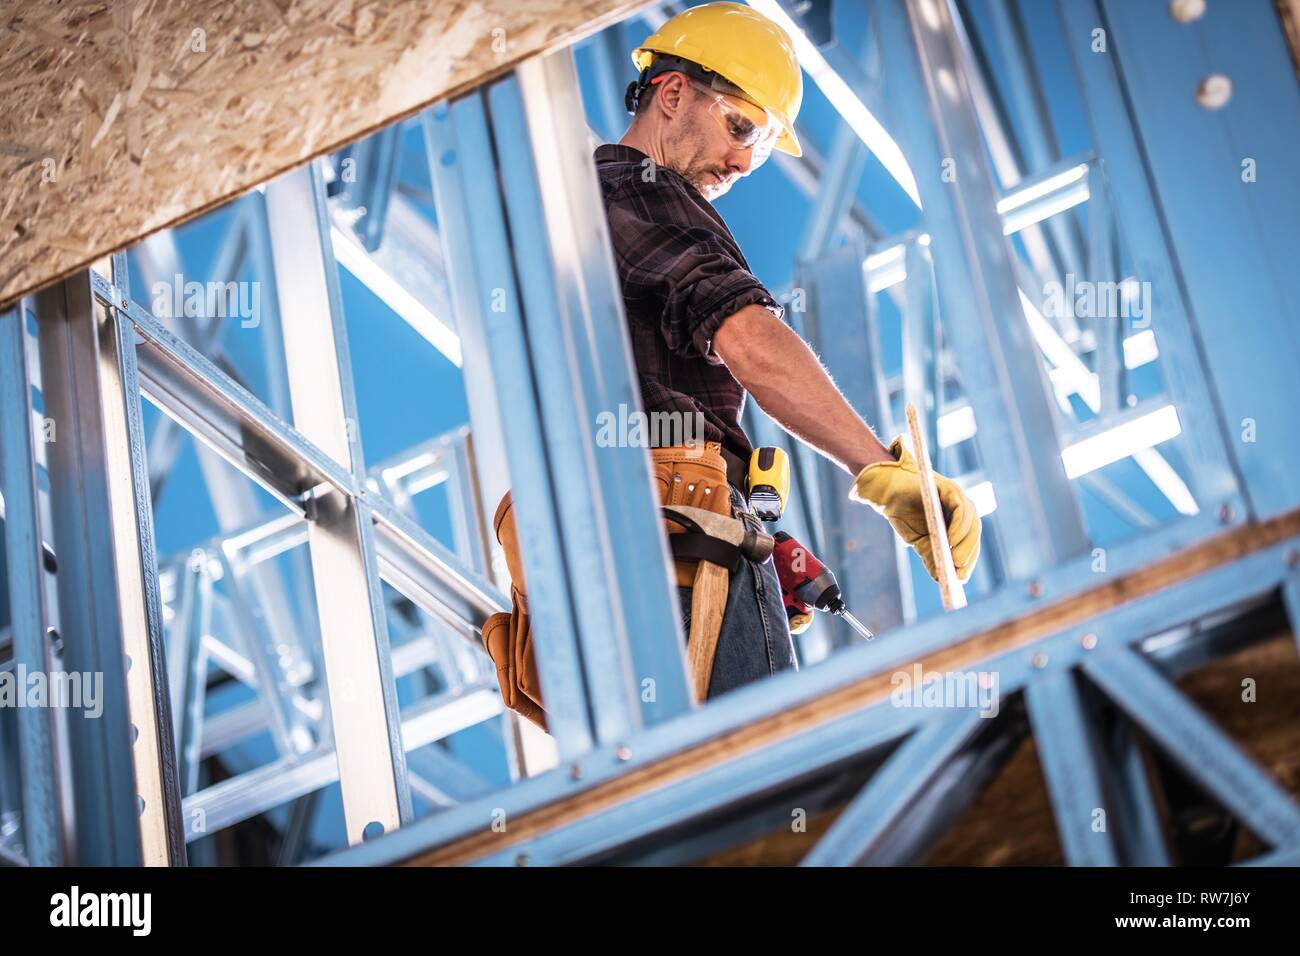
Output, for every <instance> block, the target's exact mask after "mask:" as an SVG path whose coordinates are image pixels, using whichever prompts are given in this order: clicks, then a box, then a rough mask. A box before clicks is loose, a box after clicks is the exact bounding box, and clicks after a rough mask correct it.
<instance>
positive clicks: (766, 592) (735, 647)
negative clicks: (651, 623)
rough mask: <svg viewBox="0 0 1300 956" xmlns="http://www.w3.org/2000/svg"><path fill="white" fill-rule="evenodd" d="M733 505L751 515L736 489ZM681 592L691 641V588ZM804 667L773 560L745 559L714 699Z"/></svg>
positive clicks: (726, 623)
mask: <svg viewBox="0 0 1300 956" xmlns="http://www.w3.org/2000/svg"><path fill="white" fill-rule="evenodd" d="M731 504H732V507H733V509H735V510H737V511H741V510H743V511H748V510H749V506H748V504H747V503H746V502H745V499H744V498H743V497H742V496H741V494H740V492H739V491H737V490H736V489H735V488H732V489H731ZM677 592H678V597H679V598H680V599H681V605H682V630H683V631H684V632H685V633H686V634H687V635H688V640H689V634H690V630H691V589H690V588H684V587H679V588H678V589H677ZM798 668H799V665H798V663H797V661H796V660H795V654H794V641H793V640H792V639H791V637H790V626H789V624H788V623H787V621H786V616H785V604H784V603H783V602H782V600H781V585H780V584H779V583H778V582H777V579H776V567H775V565H773V563H772V559H771V558H768V559H767V560H766V561H764V562H763V563H762V564H756V563H755V562H753V561H749V560H747V559H742V560H741V562H740V567H739V568H737V569H736V571H735V572H734V573H733V574H732V575H731V580H730V582H729V584H728V586H727V607H726V610H725V611H724V612H723V615H722V629H721V630H720V631H719V633H718V649H717V653H716V655H715V656H714V658H713V677H712V678H711V680H710V681H709V694H708V696H709V698H710V699H711V698H714V697H717V696H718V695H719V694H725V693H726V692H727V691H729V690H735V689H736V688H737V687H743V686H744V685H745V684H751V683H753V682H754V681H756V680H759V679H761V678H763V677H771V676H772V675H773V674H775V673H777V671H783V670H798Z"/></svg>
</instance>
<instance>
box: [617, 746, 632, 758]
mask: <svg viewBox="0 0 1300 956" xmlns="http://www.w3.org/2000/svg"><path fill="white" fill-rule="evenodd" d="M614 756H615V757H617V758H618V759H619V760H631V759H632V748H631V747H628V746H627V745H626V744H624V745H623V746H622V747H619V748H618V750H616V751H614Z"/></svg>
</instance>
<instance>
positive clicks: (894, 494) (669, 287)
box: [595, 3, 980, 696]
mask: <svg viewBox="0 0 1300 956" xmlns="http://www.w3.org/2000/svg"><path fill="white" fill-rule="evenodd" d="M632 58H633V62H634V63H635V65H636V67H637V69H638V70H639V71H640V74H639V76H638V77H637V79H636V80H635V81H634V82H633V83H632V84H631V85H630V86H629V87H628V90H627V93H626V101H627V107H628V110H629V112H631V113H633V114H634V119H633V120H632V123H631V125H630V126H629V127H628V130H627V132H626V133H625V134H624V135H623V137H622V139H621V140H620V141H619V142H618V143H617V144H616V145H606V146H601V147H599V148H598V149H597V150H596V153H595V160H596V168H597V171H598V174H599V179H600V185H601V190H602V194H603V197H604V202H605V208H606V211H607V213H608V217H609V228H610V236H611V239H612V241H613V246H614V253H615V259H616V262H617V265H618V272H619V278H620V280H621V282H622V288H623V298H624V306H625V310H626V313H627V322H628V326H629V330H630V332H631V340H632V351H633V357H634V360H635V363H636V366H637V371H638V373H639V377H640V384H641V395H642V401H643V403H644V405H645V409H646V411H647V412H680V413H683V414H691V413H694V412H696V411H699V412H701V413H702V414H703V419H704V426H705V427H704V431H705V434H704V439H705V440H706V442H708V443H709V444H707V445H706V451H708V452H712V450H713V449H714V448H717V449H718V454H717V455H716V458H717V459H720V461H716V465H717V467H719V468H720V469H722V470H725V472H726V474H727V475H728V483H729V484H730V485H731V491H732V494H731V496H730V497H731V499H732V500H731V503H732V505H734V507H736V508H744V507H745V504H744V497H743V495H742V494H740V491H741V488H739V487H737V486H738V485H742V484H743V474H744V472H745V471H746V469H747V464H748V461H749V456H750V453H751V451H752V446H751V444H750V441H749V439H748V438H747V437H746V435H745V432H744V431H743V430H742V428H741V426H740V417H741V409H742V406H743V403H744V401H745V396H746V393H748V394H750V395H752V396H753V397H754V399H755V400H756V401H757V402H758V404H759V406H760V407H761V408H762V409H763V410H764V411H765V412H766V413H767V414H768V415H769V416H771V418H772V419H773V420H775V421H776V422H777V423H778V424H780V425H781V426H782V427H783V428H784V429H785V430H786V431H788V432H790V433H791V434H792V435H794V436H795V437H797V438H799V439H801V440H802V441H804V442H805V443H807V444H808V445H811V446H812V447H813V448H815V449H816V450H817V451H819V452H820V453H821V454H822V455H824V456H825V457H827V458H828V459H830V460H831V461H833V462H835V464H837V465H839V466H840V467H841V468H843V469H844V470H845V471H846V472H848V474H849V475H851V476H853V479H854V480H853V484H852V486H851V488H850V489H848V491H849V494H850V496H851V497H852V498H854V499H856V500H859V501H862V502H865V503H867V504H870V505H871V506H873V507H874V508H876V510H878V511H880V512H881V513H882V514H883V515H884V516H885V518H886V519H888V520H889V521H890V523H891V524H892V525H893V527H894V528H895V530H896V531H897V532H898V533H899V534H900V535H901V536H902V537H903V538H904V539H905V540H906V541H907V543H908V544H910V545H911V546H912V547H914V548H915V549H916V551H917V553H918V554H919V555H920V556H921V559H922V560H923V561H924V562H925V565H926V567H927V569H928V570H929V571H930V573H931V575H935V573H936V572H935V569H934V567H933V557H932V552H931V548H930V543H929V540H928V536H927V534H926V531H925V529H926V525H925V519H924V511H923V506H922V502H921V495H920V481H919V478H918V476H917V470H916V465H915V462H914V461H913V460H912V457H911V455H910V453H908V452H907V451H906V450H905V449H904V448H903V445H902V440H901V437H900V439H898V440H896V441H895V442H893V444H892V445H891V446H890V447H889V448H886V447H885V446H884V445H882V444H881V442H880V441H879V440H878V439H877V438H876V435H875V434H874V433H873V431H872V430H871V428H870V426H869V425H868V424H867V423H866V422H864V421H863V420H862V418H861V417H860V416H859V415H858V414H857V413H856V412H855V411H854V410H853V408H852V407H851V406H850V405H849V403H848V402H847V401H846V400H845V399H844V397H843V395H842V394H841V393H840V391H839V389H838V388H836V386H835V383H834V382H833V381H832V380H831V378H830V376H829V375H828V374H827V372H826V370H825V368H824V367H823V366H822V364H821V362H820V361H819V360H818V358H817V356H816V355H814V354H813V352H812V350H811V349H810V348H809V347H808V345H807V344H806V343H805V342H804V341H803V340H802V339H801V338H800V337H799V336H798V335H797V334H796V333H795V332H794V331H793V330H792V329H791V328H790V327H789V326H788V325H786V323H785V322H784V321H783V320H782V314H783V313H782V308H781V306H779V305H778V304H777V302H776V300H775V299H774V298H773V297H772V295H771V294H770V293H769V292H768V290H767V289H766V288H764V286H763V284H762V282H760V281H759V280H758V278H757V277H755V276H754V274H753V273H752V272H751V271H750V269H749V266H748V264H747V263H746V261H745V257H744V255H743V254H742V253H741V251H740V248H739V246H738V245H737V243H736V240H735V238H734V237H733V236H732V234H731V232H730V230H729V229H728V228H727V225H726V223H725V222H724V221H723V219H722V217H721V216H720V215H719V214H718V212H717V211H716V210H715V209H714V208H713V207H712V205H711V202H712V201H713V200H716V199H717V198H718V197H720V196H722V195H724V194H725V193H726V192H727V191H728V190H729V189H731V187H732V186H734V185H735V184H736V183H737V182H738V181H739V180H740V179H742V178H743V177H745V176H748V175H749V174H750V173H752V172H753V171H754V170H755V169H757V168H758V167H759V166H761V165H762V164H763V162H764V161H765V160H766V159H767V158H768V156H769V154H770V153H771V151H772V150H773V149H778V150H781V151H783V152H786V153H789V154H790V155H792V156H799V155H800V154H801V150H800V147H799V141H798V138H797V137H796V135H795V129H794V120H795V117H796V116H797V115H798V112H799V105H800V101H801V99H802V97H803V79H802V75H801V73H800V69H799V64H798V61H797V59H796V57H795V51H794V45H793V43H792V42H791V40H790V38H789V36H788V35H787V34H786V33H785V32H784V31H783V30H782V29H781V27H779V26H778V25H777V24H775V23H773V22H772V21H771V20H769V19H768V18H767V17H765V16H763V15H762V14H761V13H759V12H758V11H756V10H754V9H753V8H751V7H748V6H746V5H744V4H739V3H709V4H705V5H703V6H698V7H693V8H691V9H689V10H686V11H685V12H683V13H681V14H679V15H677V16H675V17H672V18H671V19H670V20H668V21H667V22H665V23H664V24H663V26H661V27H660V28H659V29H658V30H656V31H655V32H654V33H653V35H651V36H650V37H649V38H648V39H646V41H645V42H644V43H642V44H641V45H640V46H639V47H638V48H637V49H636V50H635V51H634V52H633V57H632ZM652 457H653V458H654V461H655V464H656V474H657V477H659V479H660V487H661V490H663V486H664V483H665V480H666V479H667V480H669V481H671V479H670V478H668V477H667V473H668V471H670V470H672V469H673V468H674V467H675V468H676V471H677V472H678V473H680V471H681V467H680V466H681V465H682V464H684V463H685V464H690V463H691V461H692V460H691V459H690V458H689V457H688V456H687V455H686V454H684V453H683V452H682V450H681V449H677V450H676V451H674V450H661V449H656V450H655V451H654V452H653V453H652ZM702 457H703V456H702ZM665 462H667V463H668V466H667V467H665ZM696 470H697V473H698V467H697V469H696ZM674 484H676V485H678V486H680V487H679V488H677V489H669V490H668V492H667V494H669V495H673V494H679V495H687V496H689V492H686V491H685V490H684V488H685V487H686V486H689V484H690V482H688V481H680V482H676V483H674ZM700 484H701V482H699V481H698V480H697V481H696V485H697V494H696V495H695V496H694V497H695V498H696V499H698V498H699V497H700V495H699V494H698V489H699V485H700ZM705 486H706V488H707V487H709V486H708V485H707V483H705ZM938 486H939V494H940V499H941V502H942V505H943V511H944V515H945V518H946V520H947V524H948V536H949V539H950V544H951V548H952V552H953V561H954V564H955V566H956V568H957V572H958V576H959V577H960V578H961V580H963V581H965V580H966V579H968V578H969V576H970V573H971V570H972V569H973V567H974V565H975V561H976V559H977V557H978V554H979V537H980V519H979V517H978V515H977V513H976V510H975V507H974V505H973V504H972V503H971V502H970V500H969V499H968V498H967V497H966V495H965V494H964V493H963V492H962V490H961V489H960V488H959V487H958V486H957V484H956V483H955V482H953V481H951V480H950V479H947V478H944V477H942V476H939V477H938ZM709 497H712V494H710V495H709ZM692 503H697V504H704V502H701V501H696V502H692ZM688 583H689V580H688V574H683V573H682V572H681V571H680V570H679V577H678V585H679V587H680V588H681V592H682V594H681V596H682V600H683V603H684V605H686V606H687V607H689V591H688V590H687V587H686V586H687V584H688ZM684 613H685V612H684ZM688 623H689V622H688ZM794 665H795V658H794V650H793V647H792V643H791V639H790V635H789V632H788V629H787V625H786V615H785V611H784V608H783V605H782V600H781V594H780V588H779V586H778V585H777V580H776V577H775V574H774V571H773V569H772V565H771V562H770V561H769V562H766V563H765V564H763V565H756V564H753V563H752V562H748V561H746V562H743V563H742V566H741V569H740V570H739V571H738V572H736V573H735V574H733V576H732V579H731V586H730V588H729V590H728V595H727V605H726V612H725V614H724V617H723V624H722V630H721V633H720V635H719V637H718V646H717V656H716V658H715V663H714V669H713V674H712V683H711V685H710V690H709V695H710V696H715V695H716V694H718V693H720V692H724V691H726V690H729V689H731V688H732V687H735V686H739V685H741V684H745V683H748V682H750V681H752V680H755V679H757V678H759V677H763V676H768V675H770V674H772V673H775V672H776V671H778V670H782V669H785V668H790V667H793V666H794Z"/></svg>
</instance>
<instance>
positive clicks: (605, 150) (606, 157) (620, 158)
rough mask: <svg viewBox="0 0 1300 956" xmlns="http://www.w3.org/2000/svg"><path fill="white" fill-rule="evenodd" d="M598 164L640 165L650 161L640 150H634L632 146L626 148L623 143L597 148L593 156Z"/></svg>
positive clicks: (607, 144)
mask: <svg viewBox="0 0 1300 956" xmlns="http://www.w3.org/2000/svg"><path fill="white" fill-rule="evenodd" d="M593 155H594V156H595V159H596V164H597V165H600V164H601V163H640V162H641V161H642V160H645V159H648V158H649V157H648V156H646V154H645V153H643V152H641V150H639V149H633V148H632V147H631V146H624V145H623V144H622V143H605V144H604V145H601V146H597V147H596V152H595V153H594V154H593Z"/></svg>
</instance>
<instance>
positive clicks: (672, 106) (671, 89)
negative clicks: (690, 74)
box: [652, 73, 687, 117]
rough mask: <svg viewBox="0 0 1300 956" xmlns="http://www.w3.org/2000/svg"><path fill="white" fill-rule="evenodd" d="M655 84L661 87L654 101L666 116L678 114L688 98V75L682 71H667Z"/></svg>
mask: <svg viewBox="0 0 1300 956" xmlns="http://www.w3.org/2000/svg"><path fill="white" fill-rule="evenodd" d="M652 82H653V81H652ZM655 85H656V86H658V87H659V89H658V90H657V91H656V93H655V98H654V102H655V103H657V104H658V106H659V109H660V110H662V111H663V113H664V115H665V116H666V117H673V116H676V115H677V113H678V111H679V110H680V109H681V108H682V105H683V103H684V102H685V100H686V88H687V83H686V77H685V76H683V75H682V74H681V73H665V74H664V75H663V78H662V79H660V80H659V82H658V83H656V84H655Z"/></svg>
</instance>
